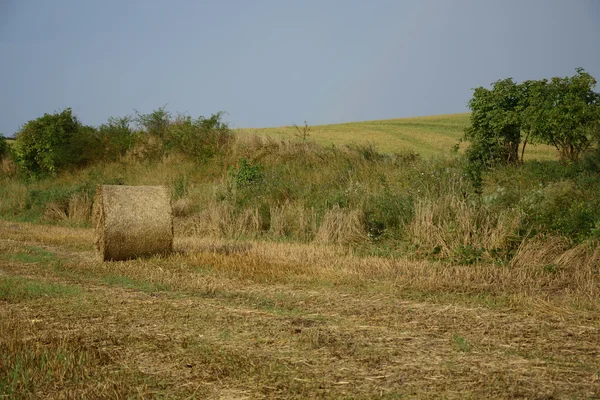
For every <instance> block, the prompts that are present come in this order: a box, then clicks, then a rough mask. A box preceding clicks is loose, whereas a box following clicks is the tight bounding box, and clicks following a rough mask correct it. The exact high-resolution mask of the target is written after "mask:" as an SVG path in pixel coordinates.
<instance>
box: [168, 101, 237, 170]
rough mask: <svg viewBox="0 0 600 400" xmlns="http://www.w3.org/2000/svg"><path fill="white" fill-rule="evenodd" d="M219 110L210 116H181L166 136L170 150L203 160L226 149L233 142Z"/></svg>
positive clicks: (172, 124) (170, 127)
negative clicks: (193, 117)
mask: <svg viewBox="0 0 600 400" xmlns="http://www.w3.org/2000/svg"><path fill="white" fill-rule="evenodd" d="M222 115H223V113H222V112H218V113H216V114H213V115H211V116H210V117H208V118H204V117H202V116H200V117H198V118H197V119H192V118H191V117H189V116H179V117H178V118H177V119H176V120H175V121H173V122H172V123H171V125H170V126H169V129H168V133H167V136H166V138H165V145H166V147H167V149H168V150H174V151H178V152H180V153H182V154H185V155H187V156H189V157H191V158H193V159H195V160H198V161H199V160H203V159H206V158H209V157H212V156H214V155H215V154H218V153H220V152H222V151H224V150H225V149H226V148H228V146H229V145H230V144H231V138H232V134H231V131H230V129H229V126H228V125H227V124H226V123H225V122H223V121H222V120H221V117H222Z"/></svg>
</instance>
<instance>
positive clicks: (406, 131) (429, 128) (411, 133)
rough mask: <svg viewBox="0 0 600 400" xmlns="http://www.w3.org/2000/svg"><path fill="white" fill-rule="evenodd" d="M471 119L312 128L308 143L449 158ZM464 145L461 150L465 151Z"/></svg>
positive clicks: (548, 156)
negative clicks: (368, 146)
mask: <svg viewBox="0 0 600 400" xmlns="http://www.w3.org/2000/svg"><path fill="white" fill-rule="evenodd" d="M469 115H470V114H468V113H464V114H447V115H433V116H427V117H413V118H398V119H387V120H379V121H364V122H349V123H344V124H332V125H317V126H309V128H310V130H309V136H308V138H307V139H308V140H314V141H315V142H317V143H319V144H323V145H335V146H342V145H345V144H367V143H370V144H372V145H373V146H374V147H375V148H376V149H377V150H379V151H382V152H384V153H393V152H402V151H412V152H415V153H419V154H421V155H422V156H425V157H428V156H435V155H443V154H448V153H449V152H450V151H451V150H452V148H453V146H454V145H455V144H456V143H457V142H458V141H459V139H460V138H461V137H462V135H463V131H464V129H465V128H466V127H467V126H469V123H470V122H469ZM298 128H299V130H300V131H299V130H298V129H296V128H295V127H294V126H283V127H278V128H256V129H239V130H238V132H239V133H240V134H242V135H248V134H258V135H265V136H270V137H272V138H282V139H292V138H298V137H300V136H301V131H302V129H303V128H304V126H298ZM464 147H465V144H463V145H462V146H461V148H464ZM525 159H538V160H555V159H556V149H554V148H552V147H550V146H546V145H535V146H532V145H528V146H527V148H526V150H525Z"/></svg>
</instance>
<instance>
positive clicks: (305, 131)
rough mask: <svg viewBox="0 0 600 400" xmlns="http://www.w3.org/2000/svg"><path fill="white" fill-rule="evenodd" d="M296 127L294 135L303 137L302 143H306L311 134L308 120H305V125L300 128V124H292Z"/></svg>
mask: <svg viewBox="0 0 600 400" xmlns="http://www.w3.org/2000/svg"><path fill="white" fill-rule="evenodd" d="M292 126H293V127H294V128H295V129H296V133H295V134H294V136H296V137H298V138H300V139H302V143H306V139H307V138H308V137H309V136H310V126H308V122H306V121H304V126H303V127H302V128H300V127H299V126H298V125H296V124H294V125H292Z"/></svg>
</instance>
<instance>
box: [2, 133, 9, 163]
mask: <svg viewBox="0 0 600 400" xmlns="http://www.w3.org/2000/svg"><path fill="white" fill-rule="evenodd" d="M6 154H8V142H7V141H6V139H5V138H4V136H1V135H0V160H1V159H2V158H4V157H5V155H6Z"/></svg>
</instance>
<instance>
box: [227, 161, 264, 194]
mask: <svg viewBox="0 0 600 400" xmlns="http://www.w3.org/2000/svg"><path fill="white" fill-rule="evenodd" d="M229 176H230V178H231V179H232V181H233V183H234V185H235V187H237V188H244V187H248V186H250V185H252V184H255V183H257V182H260V181H261V180H262V179H263V178H264V176H265V174H264V173H263V172H262V165H261V164H260V163H256V164H252V163H251V162H249V161H248V160H247V159H245V158H240V160H239V166H238V168H237V169H233V168H231V169H230V170H229Z"/></svg>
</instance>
